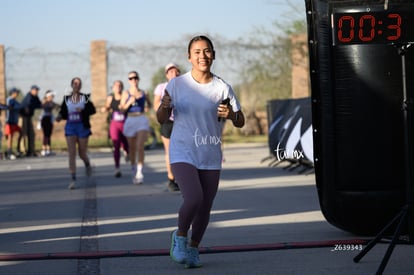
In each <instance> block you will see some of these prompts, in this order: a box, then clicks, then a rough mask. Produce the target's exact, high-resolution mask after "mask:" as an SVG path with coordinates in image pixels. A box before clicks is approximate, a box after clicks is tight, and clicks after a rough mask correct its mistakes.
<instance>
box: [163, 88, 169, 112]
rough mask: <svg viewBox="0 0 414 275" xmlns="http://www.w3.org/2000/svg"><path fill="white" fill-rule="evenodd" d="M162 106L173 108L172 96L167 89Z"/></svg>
mask: <svg viewBox="0 0 414 275" xmlns="http://www.w3.org/2000/svg"><path fill="white" fill-rule="evenodd" d="M161 106H162V108H164V109H170V108H171V97H170V94H169V93H168V91H167V90H165V91H164V96H163V97H162V99H161Z"/></svg>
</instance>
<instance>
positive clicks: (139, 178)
mask: <svg viewBox="0 0 414 275" xmlns="http://www.w3.org/2000/svg"><path fill="white" fill-rule="evenodd" d="M132 182H133V183H134V184H143V183H144V175H143V174H142V173H136V174H135V177H134V178H133V179H132Z"/></svg>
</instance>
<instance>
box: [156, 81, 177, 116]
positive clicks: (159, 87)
mask: <svg viewBox="0 0 414 275" xmlns="http://www.w3.org/2000/svg"><path fill="white" fill-rule="evenodd" d="M167 84H168V82H163V83H160V84H158V85H157V87H155V90H154V95H158V96H160V97H161V99H162V98H163V97H164V94H165V87H167ZM169 119H170V120H171V121H174V112H171V116H170V118H169Z"/></svg>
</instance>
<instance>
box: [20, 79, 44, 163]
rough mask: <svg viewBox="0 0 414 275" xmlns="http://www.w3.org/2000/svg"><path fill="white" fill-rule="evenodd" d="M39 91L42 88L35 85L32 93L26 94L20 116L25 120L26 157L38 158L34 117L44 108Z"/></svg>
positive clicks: (31, 89)
mask: <svg viewBox="0 0 414 275" xmlns="http://www.w3.org/2000/svg"><path fill="white" fill-rule="evenodd" d="M39 90H40V88H39V87H38V86H37V85H33V86H32V87H31V88H30V92H28V93H27V94H26V96H25V97H24V99H23V101H22V109H21V112H20V114H21V115H22V119H23V125H22V126H23V127H22V130H23V135H25V136H27V143H28V144H27V146H28V148H27V151H26V156H28V157H31V156H37V155H36V152H35V132H34V128H33V122H32V117H33V114H34V111H35V109H39V108H41V107H42V103H41V101H40V99H39V96H38V94H39Z"/></svg>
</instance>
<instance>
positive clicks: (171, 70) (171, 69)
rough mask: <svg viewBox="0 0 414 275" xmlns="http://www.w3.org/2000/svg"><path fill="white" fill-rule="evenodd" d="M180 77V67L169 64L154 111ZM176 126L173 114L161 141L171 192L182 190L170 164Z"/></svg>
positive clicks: (166, 124) (163, 129)
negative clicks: (168, 87) (170, 84)
mask: <svg viewBox="0 0 414 275" xmlns="http://www.w3.org/2000/svg"><path fill="white" fill-rule="evenodd" d="M179 75H180V69H179V67H178V66H177V65H176V64H174V63H169V64H167V65H166V66H165V77H166V78H167V81H166V82H163V83H160V84H158V85H157V87H155V90H154V110H155V111H157V110H158V108H159V107H160V104H161V98H162V97H163V96H164V91H165V88H166V87H167V84H168V82H169V81H170V80H171V79H173V78H174V77H176V76H179ZM173 124H174V114H173V113H171V116H170V117H169V118H168V120H167V121H166V122H164V123H162V124H161V131H160V133H161V140H162V143H163V145H164V152H165V165H166V167H167V178H168V189H169V190H170V191H179V190H180V188H179V187H178V184H177V183H176V182H175V178H174V174H173V172H172V170H171V164H170V154H169V150H170V149H169V148H170V137H171V132H172V128H173Z"/></svg>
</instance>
